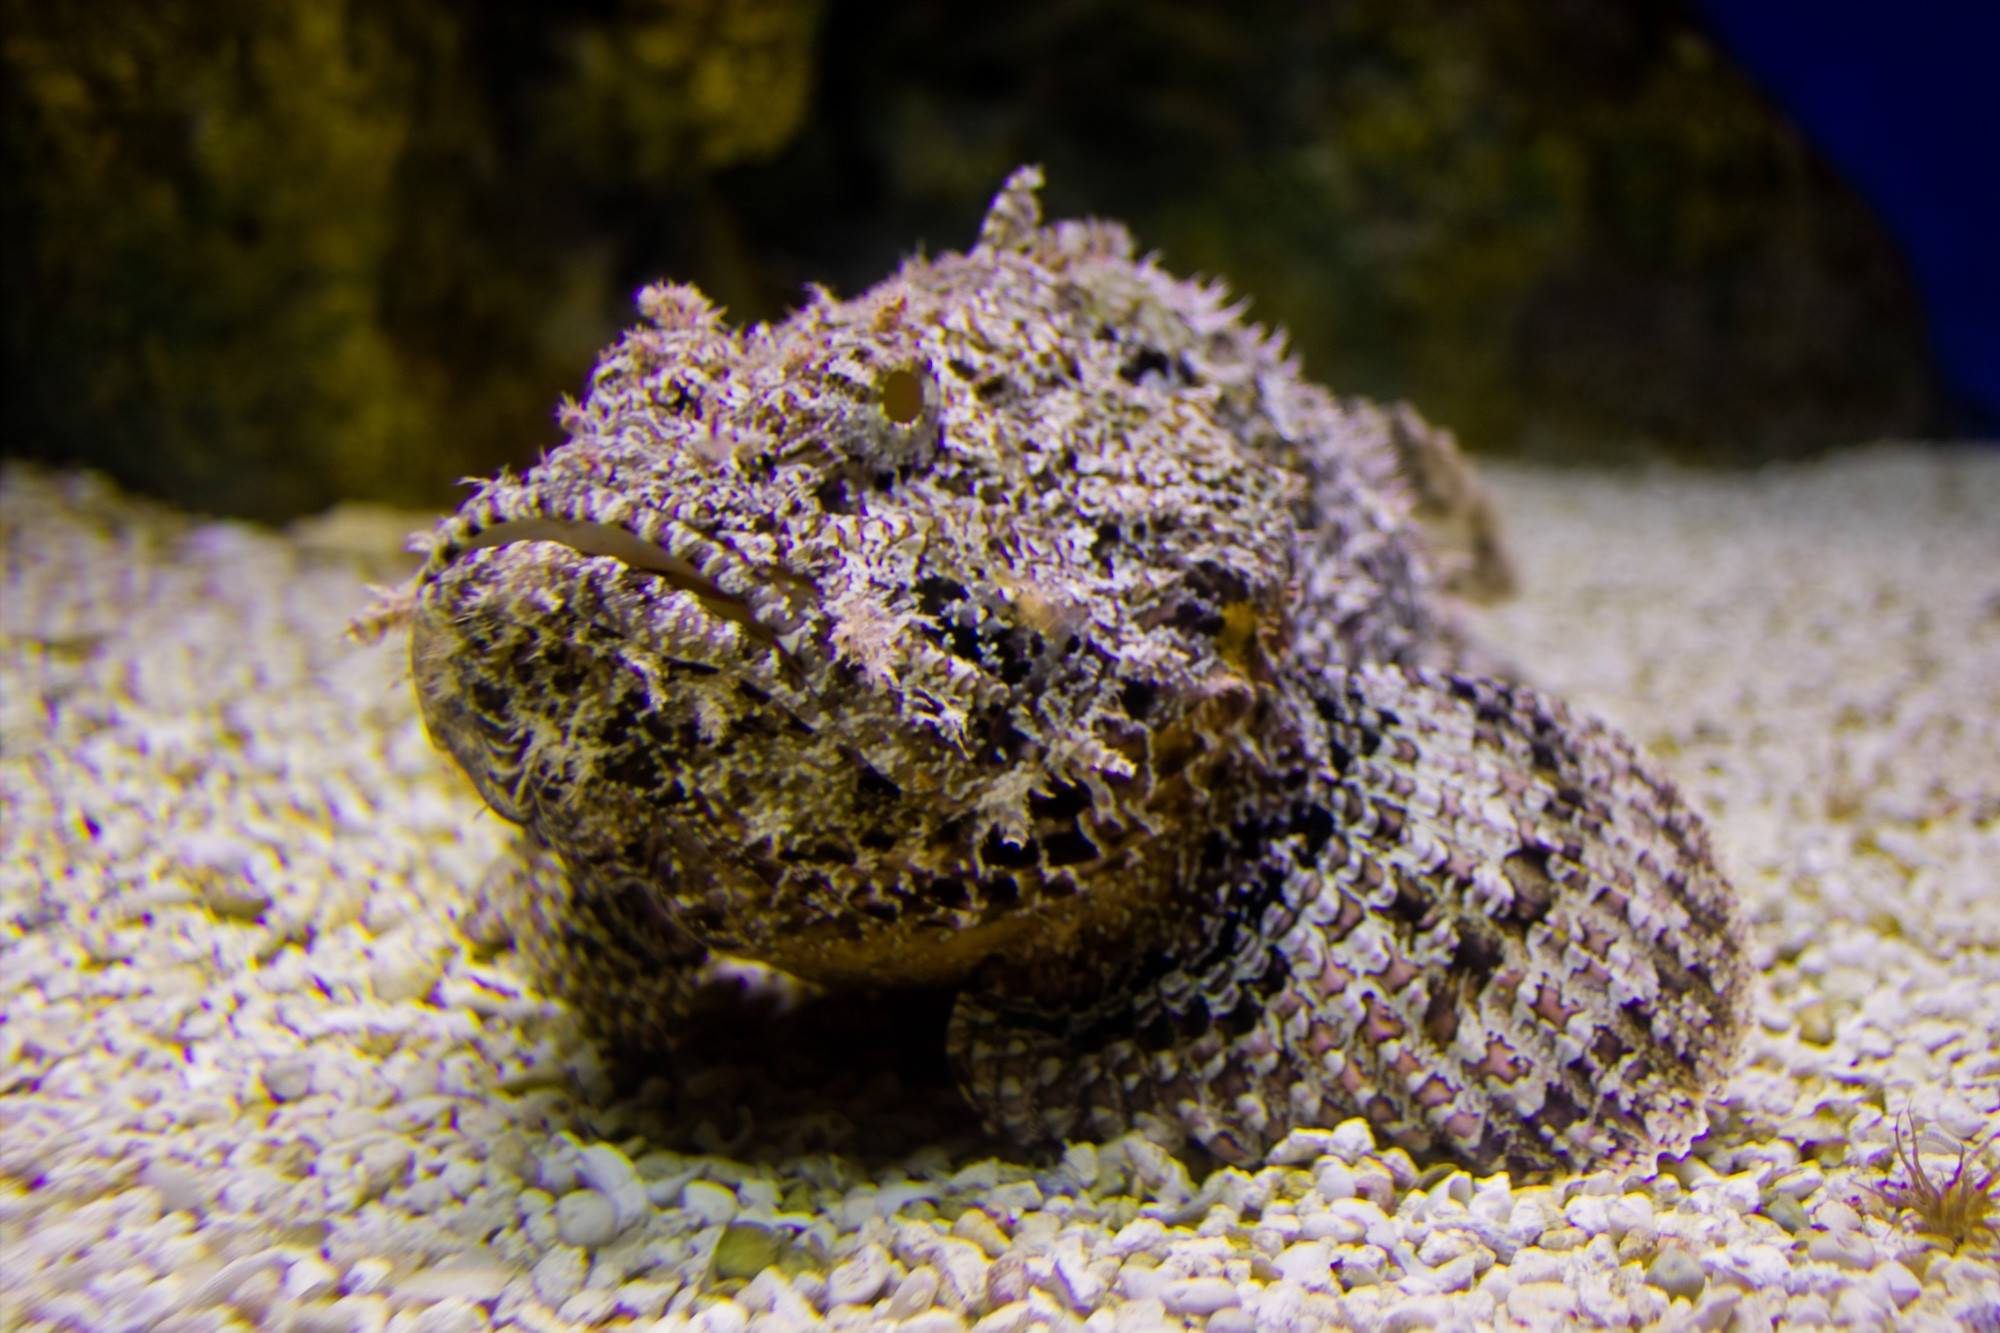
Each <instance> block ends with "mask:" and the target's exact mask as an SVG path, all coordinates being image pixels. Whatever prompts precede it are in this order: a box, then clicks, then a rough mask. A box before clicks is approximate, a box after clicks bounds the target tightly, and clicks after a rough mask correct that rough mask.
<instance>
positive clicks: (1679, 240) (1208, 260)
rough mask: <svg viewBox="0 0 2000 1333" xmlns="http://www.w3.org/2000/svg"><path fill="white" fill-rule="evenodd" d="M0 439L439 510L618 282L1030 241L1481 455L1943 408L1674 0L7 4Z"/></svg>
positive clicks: (38, 0)
mask: <svg viewBox="0 0 2000 1333" xmlns="http://www.w3.org/2000/svg"><path fill="white" fill-rule="evenodd" d="M0 115H3V116H4V141H0V152H4V179H0V229H3V230H4V234H5V236H6V238H7V240H6V244H5V245H4V247H0V276H4V310H0V338H4V345H0V377H3V378H4V383H0V388H3V389H4V405H3V406H0V413H4V415H0V445H3V446H4V448H5V450H6V452H8V453H10V454H13V455H19V456H30V457H36V458H41V459H46V460H51V461H58V462H62V463H65V464H87V465H91V466H95V467H100V468H103V469H105V470H107V471H108V472H110V473H111V474H112V475H113V476H115V477H116V478H118V479H119V480H120V481H122V482H124V483H125V484H127V485H130V486H134V487H137V488H139V489H142V490H145V491H148V492H151V493H153V494H157V495H161V496H165V497H167V498H170V499H172V500H175V501H177V502H179V503H181V504H184V505H187V506H190V507H193V508H196V509H200V510H205V511H208V512H213V513H228V514H242V515H249V516H253V517H259V518H266V519H282V518H285V517H289V516H292V515H296V514H300V513H305V512H310V511H314V510H318V509H321V508H324V507H325V506H327V505H328V504H330V503H332V502H334V501H336V500H338V499H343V498H344V499H369V500H378V501H385V502H389V503H394V504H403V505H429V506H438V505H445V504H448V503H450V502H451V497H452V495H453V489H452V487H453V483H454V482H455V480H456V479H458V478H460V477H463V476H466V475H470V474H479V473H485V472H489V471H491V470H493V469H494V468H496V467H498V466H499V465H501V464H502V463H508V462H512V463H516V464H520V463H524V462H528V461H532V459H533V458H534V457H535V456H536V455H537V454H538V453H539V452H540V451H541V450H542V449H544V448H546V447H548V446H549V445H551V444H554V443H556V442H557V439H558V435H557V432H556V430H555V427H554V424H553V408H554V405H555V403H556V401H557V399H558V397H559V396H560V395H561V394H563V393H565V392H568V393H580V392H581V390H582V387H583V384H584V381H585V377H586V376H587V374H588V370H589V367H590V364H591V360H592V357H593V355H594V353H595V352H596V351H597V349H598V348H599V347H601V346H602V345H603V344H604V343H605V342H607V341H608V340H609V339H610V338H611V337H612V336H614V335H615V333H616V331H617V330H618V328H619V327H620V326H621V325H623V324H625V323H627V322H629V321H631V320H632V319H633V315H632V312H631V307H630V299H631V293H632V292H633V291H634V290H635V289H636V288H637V287H638V286H639V285H640V284H641V283H643V282H645V281H648V280H651V279H653V278H656V277H660V276H663V275H665V276H672V277H676V278H681V279H688V280H693V281H695V282H697V283H699V284H700V285H701V286H702V287H703V288H704V289H706V290H707V291H708V292H709V293H710V294H711V295H712V296H714V297H716V298H717V299H718V300H720V301H722V302H724V303H725V304H726V305H727V306H728V307H729V308H730V311H731V314H732V317H734V318H737V319H741V320H752V319H771V318H776V317H779V316H781V315H782V314H783V313H784V311H785V310H786V308H787V307H788V306H789V305H790V304H791V303H793V302H794V301H796V300H797V299H798V297H799V294H800V289H801V286H802V284H804V283H806V282H808V281H817V282H823V283H827V284H829V285H831V286H833V287H834V288H835V289H836V290H838V291H842V292H850V293H851V292H854V291H857V290H859V289H860V288H861V287H863V286H865V285H867V284H868V283H870V282H872V281H874V280H876V279H877V278H879V277H881V276H882V275H883V274H884V273H886V272H887V271H888V270H889V269H890V268H891V267H893V265H894V264H895V262H896V261H897V260H898V259H899V258H900V257H901V256H903V255H905V254H907V253H909V252H911V251H912V250H914V249H916V248H918V247H920V246H921V247H925V248H928V249H932V250H936V249H942V248H948V247H949V248H956V247H962V246H964V245H965V244H967V243H969V242H970V240H971V238H972V235H973V232H974V230H975V227H976V225H977V221H978V217H979V213H980V210H981V208H982V206H983V204H984V202H985V200H986V198H987V196H988V195H989V194H990V193H991V191H992V190H993V189H994V187H995V186H996V185H997V184H998V182H999V181H1000V179H1001V178H1002V176H1003V175H1004V174H1005V173H1006V171H1007V170H1008V169H1009V168H1010V167H1011V166H1013V165H1014V164H1016V163H1018V162H1022V161H1039V162H1042V163H1044V164H1045V165H1046V166H1047V168H1048V170H1049V179H1050V184H1049V188H1048V191H1047V197H1046V202H1047V206H1048V208H1049V210H1050V211H1051V212H1053V213H1056V214H1080V213H1097V214H1103V215H1108V216H1116V217H1121V218H1124V219H1125V220H1127V221H1128V222H1129V223H1130V224H1131V225H1132V226H1133V228H1134V230H1135V231H1136V233H1137V234H1138V236H1139V238H1140V240H1141V242H1142V244H1143V245H1146V246H1149V247H1158V248H1159V249H1160V250H1161V251H1162V252H1163V254H1164V256H1165V259H1166V262H1167V263H1168V264H1169V265H1170V266H1171V267H1173V268H1174V269H1176V270H1179V271H1183V272H1192V271H1199V272H1203V273H1209V274H1220V275H1222V276H1224V277H1226V278H1227V279H1228V280H1229V281H1230V282H1231V284H1232V285H1233V286H1234V287H1235V288H1236V289H1238V290H1239V291H1241V292H1243V293H1245V294H1247V295H1248V296H1250V297H1251V298H1252V300H1253V306H1252V313H1253V316H1254V317H1255V318H1257V319H1259V320H1262V321H1266V322H1276V323H1281V324H1283V325H1285V326H1286V327H1288V328H1289V329H1290V330H1291V333H1292V337H1293V342H1294V346H1295V347H1296V349H1297V350H1298V351H1299V352H1300V354H1301V355H1302V356H1303V357H1304V359H1305V362H1306V365H1307V368H1308V370H1309V371H1310V372H1311V373H1312V374H1313V375H1315V376H1316V377H1318V378H1320V379H1322V380H1324V381H1325V382H1327V383H1328V384H1330V385H1331V386H1332V387H1334V388H1335V389H1336V390H1337V391H1339V392H1342V393H1364V394H1369V395H1373V396H1376V397H1381V398H1407V399H1409V400H1411V401H1413V402H1414V403H1416V404H1417V406H1418V407H1419V408H1420V409H1421V410H1422V411H1423V412H1425V413H1426V414H1427V415H1429V416H1430V417H1432V418H1433V419H1435V420H1437V421H1439V422H1441V423H1443V424H1446V425H1449V426H1451V427H1453V428H1454V429H1456V430H1457V431H1458V432H1459V434H1460V436H1461V437H1462V438H1463V440H1464V441H1465V442H1466V443H1467V444H1468V445H1469V446H1471V447H1472V448H1474V449H1475V450H1479V451H1482V452H1487V453H1496V454H1507V455H1514V456H1524V457H1530V458H1536V459H1545V460H1570V461H1597V462H1603V461H1616V460H1622V459H1642V458H1651V457H1658V456H1670V457H1677V458H1681V459H1685V460H1693V461H1701V462H1711V463H1754V462H1758V461H1763V460H1767V459H1775V458H1784V457H1794V456H1799V455H1802V454H1807V453H1811V452H1814V451H1817V450H1821V449H1825V448H1828V447H1832V446H1836V445H1842V444H1849V443H1857V442H1861V441H1865V440H1869V439H1873V438H1879V437H1881V436H1884V435H1902V436H1908V435H1915V434H1922V433H1925V432H1928V431H1933V430H1936V429H1939V428H1940V427H1941V425H1942V423H1943V418H1942V417H1941V415H1940V413H1941V410H1942V406H1941V405H1942V398H1941V394H1940V390H1939V384H1938V377H1937V374H1936V372H1935V369H1934V365H1933V358H1932V355H1931V352H1930V349H1929V347H1928V345H1927V342H1926V335H1925V325H1924V312H1923V309H1922V307H1921V305H1920V303H1919V300H1918V297H1917V294H1916V289H1915V287H1914V286H1913V284H1912V280H1911V277H1910V274H1909V271H1908V268H1907V266H1906V264H1905V262H1904V260H1903V258H1902V255H1901V252H1900V251H1899V249H1898V247H1897V245H1896V243H1895V242H1894V241H1893V240H1892V239H1891V237H1890V235H1889V234H1888V232H1887V231H1886V230H1885V229H1884V227H1883V226H1882V224H1881V223H1880V222H1879V221H1878V220H1877V218H1876V216H1875V215H1874V213H1873V212H1871V210H1870V209H1869V207H1868V206H1867V205H1866V204H1865V203H1864V202H1863V201H1862V199H1861V198H1860V196H1859V195H1858V194H1857V193H1856V192H1855V191H1854V190H1853V189H1852V188H1851V187H1850V186H1848V185H1847V184H1846V183H1845V182H1844V181H1843V179H1842V178H1841V177H1840V176H1838V175H1837V174H1836V173H1835V172H1834V171H1833V170H1832V168H1830V167H1829V166H1828V165H1827V164H1826V162H1825V161H1824V160H1823V159H1822V158H1821V157H1820V156H1819V155H1818V154H1817V153H1816V152H1815V151H1814V149H1813V148H1811V147H1810V146H1809V145H1808V143H1807V142H1806V140H1805V139H1804V138H1803V137H1802V136H1801V134H1800V133H1799V132H1798V131H1797V130H1796V129H1795V128H1794V127H1793V125H1792V124H1791V123H1790V122H1789V121H1788V120H1787V119H1786V118H1785V117H1784V116H1783V115H1782V114H1780V113H1779V112H1778V111H1777V110H1775V109H1774V107H1773V105H1772V104H1771V103H1770V102H1768V101H1767V100H1766V99H1765V98H1764V97H1763V96H1762V95H1760V93H1759V92H1758V91H1757V90H1756V88H1755V87H1754V86H1753V85H1752V83H1751V82H1750V81H1749V79H1748V78H1746V76H1745V75H1744V74H1743V73H1742V72H1741V71H1740V70H1739V69H1738V68H1736V67H1735V66H1734V65H1733V64H1732V63H1731V62H1730V61H1729V60H1728V59H1727V58H1726V57H1725V56H1724V55H1723V54H1722V53H1721V51H1720V49H1719V48H1718V46H1717V45H1716V43H1715V42H1714V41H1713V40H1712V39H1711V38H1710V36H1709V35H1708V34H1707V33H1706V31H1705V30H1704V28H1703V27H1702V25H1701V22H1700V21H1699V19H1698V17H1697V15H1696V13H1695V11H1694V9H1693V8H1692V7H1691V6H1690V5H1689V4H1687V3H1683V2H1682V0H1617V2H1615V3H1613V2H1611V0H1337V2H1336V3H1325V2H1324V0H1322V2H1321V3H1307V2H1306V0H1233V2H1232V3H1230V4H1227V5H1224V4H1219V3H1215V2H1214V0H1015V2H1014V3H1009V4H1006V5H975V4H966V3H947V2H946V0H872V2H869V0H828V2H826V3H819V2H816V0H591V2H590V3H581V4H558V3H555V2H554V0H183V2H181V3H172V4H168V3H161V2H160V0H0Z"/></svg>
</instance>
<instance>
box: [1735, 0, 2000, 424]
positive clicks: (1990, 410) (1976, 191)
mask: <svg viewBox="0 0 2000 1333" xmlns="http://www.w3.org/2000/svg"><path fill="white" fill-rule="evenodd" d="M1699 3H1700V4H1701V7H1702V9H1703V11H1704V12H1705V13H1706V15H1707V16H1708V20H1709V22H1710V23H1711V24H1712V25H1713V27H1714V29H1715V32H1716V35H1717V36H1718V37H1720V38H1721V39H1722V41H1723V43H1724V45H1726V46H1728V47H1729V48H1730V49H1731V51H1732V52H1733V53H1734V54H1735V56H1736V58H1737V59H1738V60H1740V61H1741V62H1742V63H1743V64H1744V65H1745V66H1746V67H1748V68H1749V70H1750V72H1751V73H1752V74H1753V75H1754V76H1755V77H1757V78H1758V79H1759V80H1761V81H1762V83H1763V84H1764V86H1765V88H1766V89H1768V90H1769V91H1770V93H1771V94H1772V95H1773V96H1774V97H1775V98H1776V99H1777V101H1778V102H1779V103H1780V104H1781V105H1783V106H1784V107H1785V109H1786V110H1787V111H1789V112H1790V113H1791V115H1792V117H1793V119H1794V120H1796V121H1797V122H1798V124H1799V125H1800V126H1801V128H1803V129H1804V130H1805V132H1806V134H1807V135H1808V136H1810V137H1811V138H1812V139H1813V140H1814V141H1815V142H1816V143H1817V144H1818V145H1819V147H1820V148H1821V150H1822V151H1824V152H1825V153H1826V154H1827V156H1828V157H1830V158H1831V159H1832V160H1833V162H1834V164H1835V165H1836V166H1838V167H1839V168H1840V169H1841V170H1842V171H1844V172H1846V173H1847V175H1848V177H1849V179H1851V180H1852V181H1853V182H1854V183H1855V185H1856V186H1857V187H1858V188H1859V189H1860V190H1861V191H1862V193H1863V194H1865V195H1866V196H1867V197H1868V199H1869V200H1870V202H1872V203H1873V204H1874V205H1875V208H1876V210H1877V211H1878V212H1880V213H1881V215H1882V218H1883V220H1884V221H1885V222H1887V223H1888V225H1889V227H1890V229H1891V230H1893V231H1894V232H1895V233H1896V235H1897V237H1898V239H1900V240H1901V241H1902V243H1903V247H1904V249H1905V251H1906V252H1907V253H1908V255H1909V259H1910V266H1911V268H1912V269H1913V270H1914V272H1915V274H1916V279H1917V284H1918V286H1919V287H1920V288H1921V289H1922V291H1923V295H1924V301H1925V303H1926V306H1927V307H1928V312H1929V316H1930V325H1931V336H1932V338H1933V340H1934V342H1935V348H1936V354H1937V360H1938V363H1939V367H1940V369H1941V370H1942V371H1943V373H1944V376H1945V378H1946V381H1947V387H1948V388H1949V390H1950V392H1951V393H1952V395H1953V400H1954V401H1953V404H1952V405H1953V407H1954V409H1955V411H1956V413H1957V415H1958V417H1959V420H1958V422H1957V423H1956V424H1957V426H1958V427H1959V428H1960V429H1964V430H1969V431H1971V432H1974V433H1983V434H1987V435H1994V434H2000V0H1699Z"/></svg>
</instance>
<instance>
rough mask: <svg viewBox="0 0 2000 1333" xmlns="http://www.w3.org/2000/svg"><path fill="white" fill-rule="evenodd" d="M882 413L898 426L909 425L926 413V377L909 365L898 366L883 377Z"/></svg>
mask: <svg viewBox="0 0 2000 1333" xmlns="http://www.w3.org/2000/svg"><path fill="white" fill-rule="evenodd" d="M881 392H882V415H883V416H885V417H887V418H889V420H890V421H892V422H893V423H895V424H896V425H898V426H907V425H909V424H910V423H911V422H913V421H915V420H916V419H917V418H918V417H920V416H922V415H923V414H924V379H923V376H921V375H919V374H918V373H917V372H916V371H914V370H911V369H910V368H909V367H907V366H898V367H897V368H896V369H894V370H891V371H890V372H889V373H888V374H886V375H884V376H883V377H882V382H881Z"/></svg>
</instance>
